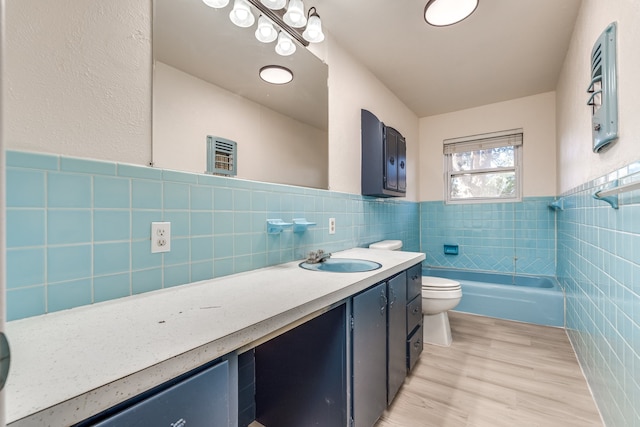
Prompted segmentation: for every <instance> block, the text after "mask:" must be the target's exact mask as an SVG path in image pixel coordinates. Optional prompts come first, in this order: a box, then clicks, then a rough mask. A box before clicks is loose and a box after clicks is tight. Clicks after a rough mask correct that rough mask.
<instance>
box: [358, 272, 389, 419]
mask: <svg viewBox="0 0 640 427" xmlns="http://www.w3.org/2000/svg"><path fill="white" fill-rule="evenodd" d="M386 295H387V284H386V283H380V284H379V285H376V286H374V287H373V288H370V289H369V290H367V291H365V292H363V293H361V294H358V295H356V296H355V297H353V312H352V313H353V332H352V334H353V335H352V345H353V349H352V350H353V383H352V396H353V412H352V415H353V420H354V425H355V427H371V426H373V425H374V424H375V422H376V421H377V420H378V418H379V417H380V415H382V412H383V411H384V409H385V408H386V406H387V296H386Z"/></svg>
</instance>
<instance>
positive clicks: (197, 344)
mask: <svg viewBox="0 0 640 427" xmlns="http://www.w3.org/2000/svg"><path fill="white" fill-rule="evenodd" d="M333 257H335V258H357V259H367V260H371V261H375V262H378V263H380V264H382V267H381V268H380V269H377V270H373V271H368V272H362V273H329V272H319V271H309V270H305V269H302V268H300V267H299V266H298V264H299V263H300V262H301V261H292V262H289V263H285V264H279V265H276V266H272V267H266V268H262V269H258V270H252V271H248V272H245V273H238V274H234V275H230V276H225V277H220V278H216V279H211V280H205V281H201V282H194V283H191V284H187V285H182V286H177V287H173V288H166V289H161V290H158V291H153V292H147V293H143V294H139V295H134V296H130V297H125V298H121V299H117V300H111V301H107V302H103V303H97V304H92V305H88V306H82V307H77V308H73V309H69V310H64V311H60V312H54V313H49V314H45V315H41V316H36V317H30V318H26V319H20V320H15V321H12V322H8V323H7V328H6V329H7V336H8V337H9V342H10V346H11V357H12V360H11V370H10V372H9V378H8V381H7V386H6V389H5V391H6V403H7V408H6V417H7V422H8V424H9V425H10V426H11V427H23V426H31V425H70V424H74V423H76V422H79V421H82V420H83V419H86V418H88V417H89V416H91V415H94V414H96V413H99V412H101V411H103V410H105V409H108V408H110V407H112V406H114V405H116V404H118V403H121V402H123V401H125V400H127V399H129V398H131V397H134V396H136V395H138V394H140V393H142V392H144V391H146V390H148V389H150V388H152V387H155V386H156V385H159V384H162V383H164V382H166V381H168V380H170V379H172V378H175V377H177V376H179V375H181V374H183V373H185V372H188V371H190V370H191V369H194V368H197V367H198V366H201V365H203V364H205V363H207V362H209V361H211V360H215V359H217V358H219V357H222V356H224V355H226V354H229V353H231V352H234V351H236V350H238V349H241V348H248V347H250V346H251V345H252V344H253V343H258V342H260V341H261V340H263V339H265V337H269V336H270V335H274V334H277V333H278V331H281V330H282V331H284V330H286V329H287V327H291V326H294V325H295V324H296V323H299V322H302V321H304V320H305V318H308V317H310V316H313V315H314V314H315V313H318V312H321V311H322V310H325V309H327V308H329V307H331V306H333V305H336V304H338V303H341V302H343V301H346V300H347V299H348V298H349V297H351V296H353V295H355V294H357V293H358V292H360V291H363V290H365V289H367V288H368V287H370V286H372V285H374V284H376V283H378V282H380V281H382V280H384V279H386V278H388V277H390V276H393V275H394V274H396V273H399V272H401V271H403V270H406V269H407V268H409V267H411V266H413V265H415V264H417V263H420V262H421V261H423V260H424V259H425V255H424V254H423V253H419V252H404V251H384V250H375V249H364V248H354V249H348V250H345V251H341V252H337V253H335V254H334V255H333Z"/></svg>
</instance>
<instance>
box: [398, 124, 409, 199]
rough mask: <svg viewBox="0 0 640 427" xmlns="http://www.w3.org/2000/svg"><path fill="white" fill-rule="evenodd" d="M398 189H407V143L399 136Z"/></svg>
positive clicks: (403, 190)
mask: <svg viewBox="0 0 640 427" xmlns="http://www.w3.org/2000/svg"><path fill="white" fill-rule="evenodd" d="M397 145H398V148H397V150H398V191H402V192H405V191H407V143H406V142H405V139H404V138H402V137H401V136H398V139H397Z"/></svg>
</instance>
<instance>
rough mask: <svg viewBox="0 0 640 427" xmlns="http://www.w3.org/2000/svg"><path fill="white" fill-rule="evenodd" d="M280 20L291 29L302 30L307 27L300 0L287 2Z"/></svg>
mask: <svg viewBox="0 0 640 427" xmlns="http://www.w3.org/2000/svg"><path fill="white" fill-rule="evenodd" d="M282 19H283V20H284V22H285V24H287V25H289V26H291V27H293V28H302V27H304V26H305V25H307V18H306V17H305V16H304V4H303V3H302V0H289V7H288V8H287V12H286V13H285V14H284V16H283V17H282Z"/></svg>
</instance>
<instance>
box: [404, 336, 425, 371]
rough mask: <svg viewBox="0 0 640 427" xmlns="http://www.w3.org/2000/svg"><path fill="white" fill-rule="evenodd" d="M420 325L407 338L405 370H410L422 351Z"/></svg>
mask: <svg viewBox="0 0 640 427" xmlns="http://www.w3.org/2000/svg"><path fill="white" fill-rule="evenodd" d="M422 347H423V344H422V325H420V327H419V328H418V329H416V330H415V332H414V333H413V335H411V338H409V339H408V340H407V370H408V371H409V372H411V370H412V369H413V367H414V366H415V364H416V362H418V359H419V358H420V353H422Z"/></svg>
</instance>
